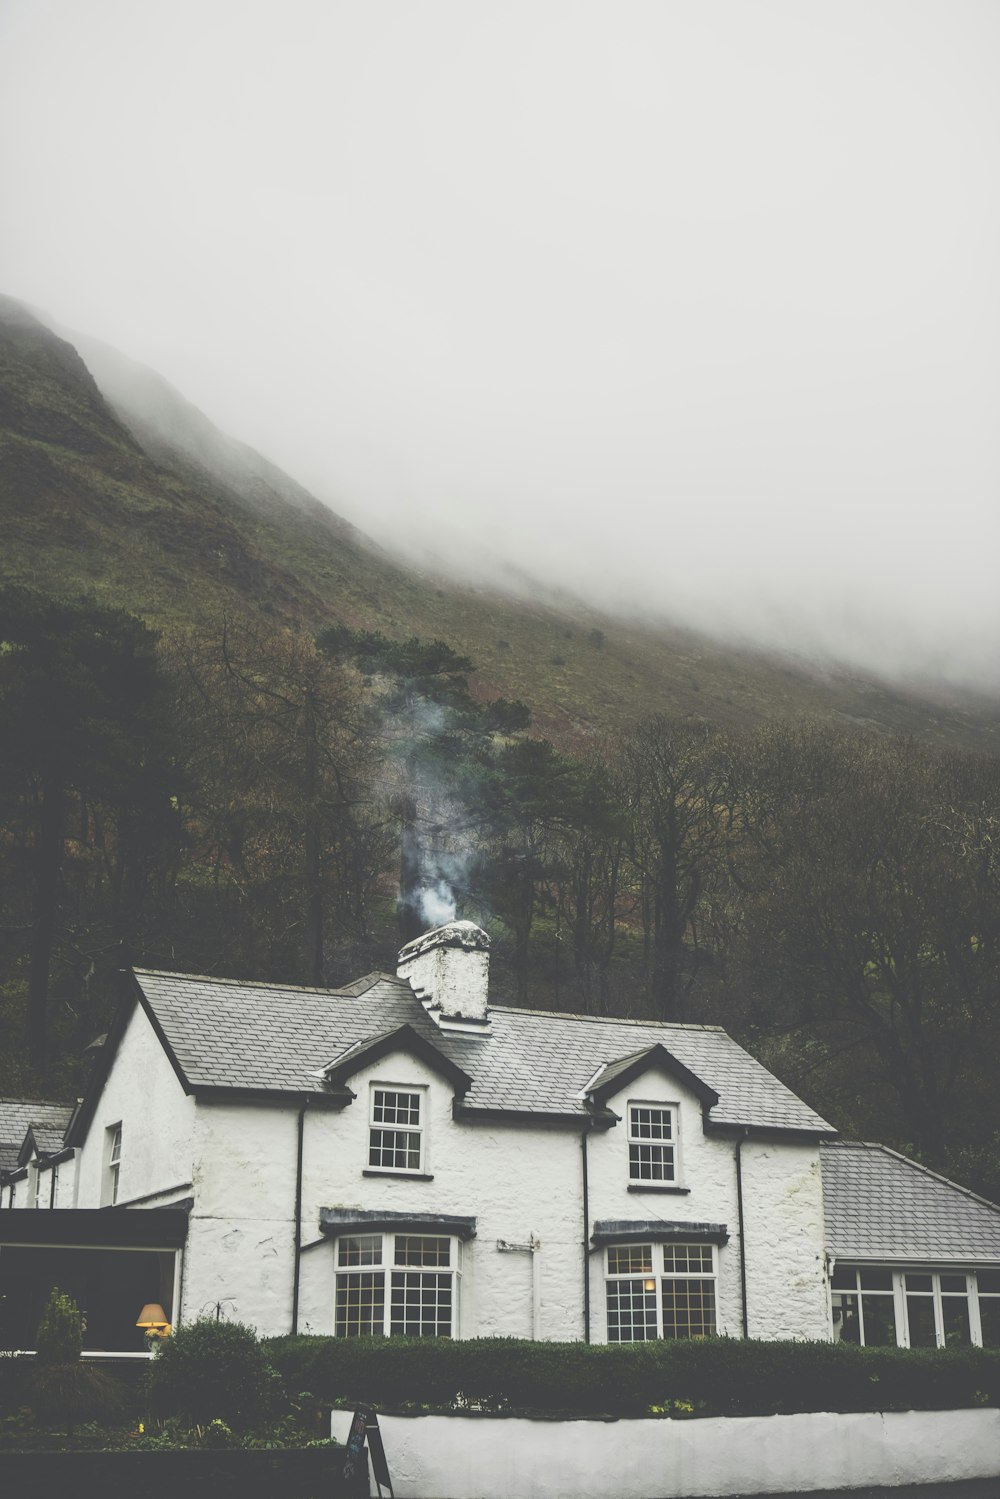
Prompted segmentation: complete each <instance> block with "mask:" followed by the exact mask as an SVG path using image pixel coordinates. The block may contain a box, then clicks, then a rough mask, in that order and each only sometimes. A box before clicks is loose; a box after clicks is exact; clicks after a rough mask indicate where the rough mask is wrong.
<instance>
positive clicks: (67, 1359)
mask: <svg viewBox="0 0 1000 1499" xmlns="http://www.w3.org/2000/svg"><path fill="white" fill-rule="evenodd" d="M85 1327H86V1323H85V1322H84V1319H83V1313H82V1312H81V1311H80V1308H79V1307H78V1306H77V1304H76V1302H75V1301H72V1300H71V1299H70V1298H69V1297H68V1296H64V1295H63V1293H62V1292H61V1291H60V1290H59V1288H58V1286H53V1288H52V1290H51V1292H50V1294H49V1299H48V1301H47V1302H46V1303H45V1310H44V1312H43V1313H42V1319H41V1321H40V1322H39V1324H38V1332H37V1333H36V1335H35V1363H36V1364H73V1363H76V1361H77V1360H78V1359H79V1357H80V1350H81V1349H82V1348H83V1332H84V1328H85Z"/></svg>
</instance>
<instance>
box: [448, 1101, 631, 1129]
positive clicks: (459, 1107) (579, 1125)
mask: <svg viewBox="0 0 1000 1499" xmlns="http://www.w3.org/2000/svg"><path fill="white" fill-rule="evenodd" d="M451 1114H452V1118H453V1119H455V1120H457V1121H458V1122H459V1123H462V1124H474V1123H483V1124H489V1123H494V1124H497V1123H499V1124H538V1125H555V1126H557V1127H560V1128H564V1129H565V1128H569V1129H579V1130H584V1129H594V1128H595V1127H596V1128H600V1129H608V1128H610V1127H611V1125H613V1124H617V1123H618V1122H619V1119H620V1117H621V1116H620V1115H618V1114H615V1113H614V1112H613V1111H612V1110H611V1109H597V1110H594V1109H590V1110H587V1111H584V1110H583V1109H578V1110H562V1109H510V1108H504V1107H502V1106H498V1105H492V1104H475V1103H466V1102H465V1101H464V1100H462V1099H455V1101H454V1103H453V1104H452V1106H451Z"/></svg>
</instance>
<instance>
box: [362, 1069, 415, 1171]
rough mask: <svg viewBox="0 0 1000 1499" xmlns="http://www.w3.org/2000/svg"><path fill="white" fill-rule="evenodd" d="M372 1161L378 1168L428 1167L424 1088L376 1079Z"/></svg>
mask: <svg viewBox="0 0 1000 1499" xmlns="http://www.w3.org/2000/svg"><path fill="white" fill-rule="evenodd" d="M371 1100H372V1101H371V1130H370V1133H369V1137H368V1165H369V1168H370V1169H371V1170H374V1171H395V1172H406V1173H408V1174H413V1173H417V1174H420V1173H422V1172H423V1170H424V1164H423V1163H424V1120H423V1107H424V1090H423V1089H422V1088H395V1087H393V1088H387V1087H385V1086H384V1085H382V1084H377V1083H373V1084H372V1093H371Z"/></svg>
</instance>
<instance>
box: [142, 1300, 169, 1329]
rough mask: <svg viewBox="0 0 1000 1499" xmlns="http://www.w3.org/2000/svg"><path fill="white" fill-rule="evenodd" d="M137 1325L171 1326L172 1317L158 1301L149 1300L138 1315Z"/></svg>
mask: <svg viewBox="0 0 1000 1499" xmlns="http://www.w3.org/2000/svg"><path fill="white" fill-rule="evenodd" d="M135 1325H136V1327H169V1325H170V1318H169V1317H168V1316H167V1314H166V1312H165V1311H164V1310H163V1308H162V1306H161V1305H160V1303H159V1302H158V1301H147V1303H146V1305H145V1306H144V1307H143V1309H142V1311H141V1312H140V1313H139V1315H138V1317H137V1318H136V1319H135Z"/></svg>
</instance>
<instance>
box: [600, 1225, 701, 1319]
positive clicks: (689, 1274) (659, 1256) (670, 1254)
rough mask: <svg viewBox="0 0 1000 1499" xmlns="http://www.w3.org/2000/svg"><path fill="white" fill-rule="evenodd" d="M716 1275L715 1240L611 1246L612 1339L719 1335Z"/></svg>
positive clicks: (608, 1264) (609, 1247)
mask: <svg viewBox="0 0 1000 1499" xmlns="http://www.w3.org/2000/svg"><path fill="white" fill-rule="evenodd" d="M715 1280H716V1269H715V1250H714V1249H713V1247H712V1246H711V1244H662V1245H654V1244H611V1245H609V1246H608V1249H607V1304H608V1342H609V1343H641V1342H649V1341H651V1340H652V1339H653V1338H710V1337H712V1336H714V1334H715V1331H716V1322H715Z"/></svg>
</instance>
